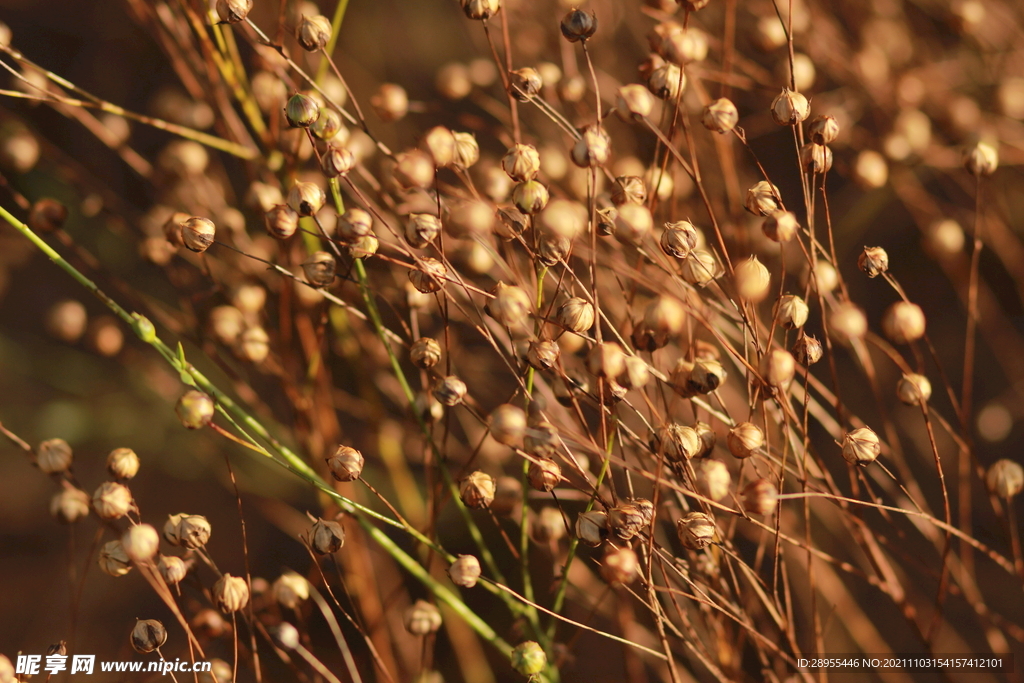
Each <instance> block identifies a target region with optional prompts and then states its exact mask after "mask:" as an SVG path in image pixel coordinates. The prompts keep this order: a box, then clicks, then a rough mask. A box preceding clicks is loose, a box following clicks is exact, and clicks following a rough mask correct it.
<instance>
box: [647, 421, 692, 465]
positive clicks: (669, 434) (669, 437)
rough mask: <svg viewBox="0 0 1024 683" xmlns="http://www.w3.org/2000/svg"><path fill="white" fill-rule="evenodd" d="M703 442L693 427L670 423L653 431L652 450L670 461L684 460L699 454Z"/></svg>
mask: <svg viewBox="0 0 1024 683" xmlns="http://www.w3.org/2000/svg"><path fill="white" fill-rule="evenodd" d="M703 447H704V444H703V443H702V441H701V438H700V434H698V433H697V430H696V429H694V428H693V427H688V426H685V425H681V424H676V423H674V422H673V423H671V424H668V425H665V426H664V427H661V428H659V429H658V431H657V432H656V433H655V438H654V444H653V450H654V451H655V452H656V453H658V454H664V456H665V457H666V458H667V459H668V460H669V461H671V462H684V461H686V460H690V459H692V458H696V457H698V456H700V455H701V451H702V450H703Z"/></svg>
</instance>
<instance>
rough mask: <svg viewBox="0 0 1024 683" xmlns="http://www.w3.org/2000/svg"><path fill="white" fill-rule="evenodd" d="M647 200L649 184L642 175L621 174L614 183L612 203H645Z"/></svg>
mask: <svg viewBox="0 0 1024 683" xmlns="http://www.w3.org/2000/svg"><path fill="white" fill-rule="evenodd" d="M646 202H647V185H646V184H645V183H644V179H643V178H641V177H640V176H635V175H627V176H619V177H617V178H616V179H615V182H614V184H613V185H612V203H613V204H615V205H616V206H622V205H623V204H644V203H646Z"/></svg>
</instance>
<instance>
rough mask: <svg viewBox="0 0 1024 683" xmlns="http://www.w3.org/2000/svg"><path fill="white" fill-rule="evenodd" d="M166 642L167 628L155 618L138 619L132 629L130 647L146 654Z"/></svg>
mask: <svg viewBox="0 0 1024 683" xmlns="http://www.w3.org/2000/svg"><path fill="white" fill-rule="evenodd" d="M166 642H167V629H166V628H164V625H163V624H161V623H160V622H159V621H157V620H156V619H139V620H137V621H136V622H135V627H134V628H133V629H132V635H131V643H132V649H134V650H135V651H136V652H141V653H142V654H146V653H149V652H152V651H153V650H156V649H157V648H159V647H161V646H162V645H163V644H164V643H166Z"/></svg>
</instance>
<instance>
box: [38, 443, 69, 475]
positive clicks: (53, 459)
mask: <svg viewBox="0 0 1024 683" xmlns="http://www.w3.org/2000/svg"><path fill="white" fill-rule="evenodd" d="M71 461H72V452H71V446H69V445H68V442H67V441H65V440H64V439H47V440H46V441H43V442H42V443H41V444H39V446H38V447H37V448H36V467H38V468H39V469H40V470H41V471H42V472H44V473H45V474H59V473H61V472H66V471H67V470H68V469H70V468H71Z"/></svg>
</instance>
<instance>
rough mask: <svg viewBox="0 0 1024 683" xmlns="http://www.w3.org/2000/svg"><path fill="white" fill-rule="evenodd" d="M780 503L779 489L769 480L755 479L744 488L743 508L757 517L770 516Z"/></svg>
mask: <svg viewBox="0 0 1024 683" xmlns="http://www.w3.org/2000/svg"><path fill="white" fill-rule="evenodd" d="M778 502H779V489H778V488H776V487H775V484H773V483H771V482H770V481H768V480H767V479H755V480H754V481H752V482H750V483H749V484H747V485H746V486H744V487H743V507H744V508H746V510H747V511H748V512H752V513H754V514H755V515H770V514H771V513H773V512H775V507H776V505H777V504H778Z"/></svg>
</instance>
